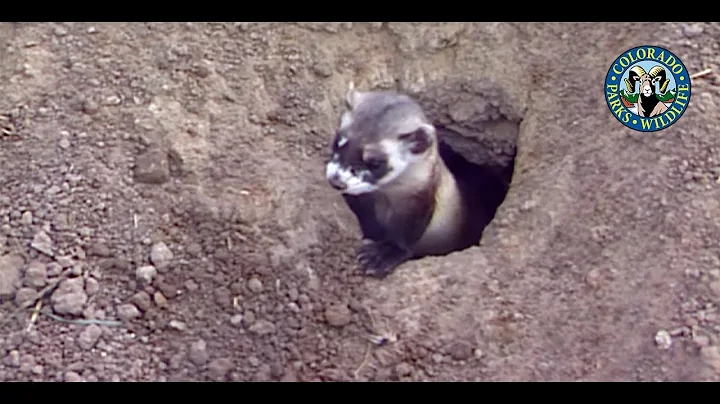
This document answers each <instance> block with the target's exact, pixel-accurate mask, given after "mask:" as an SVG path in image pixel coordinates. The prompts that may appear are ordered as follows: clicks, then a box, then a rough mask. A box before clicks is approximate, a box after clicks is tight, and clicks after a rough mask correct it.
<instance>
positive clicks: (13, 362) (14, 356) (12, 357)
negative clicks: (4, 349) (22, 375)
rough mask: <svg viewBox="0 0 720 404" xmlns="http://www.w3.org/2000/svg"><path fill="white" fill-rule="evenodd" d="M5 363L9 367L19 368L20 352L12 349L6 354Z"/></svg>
mask: <svg viewBox="0 0 720 404" xmlns="http://www.w3.org/2000/svg"><path fill="white" fill-rule="evenodd" d="M7 363H8V365H9V366H11V367H14V368H18V367H20V351H18V350H17V349H13V350H12V351H10V352H9V353H8V357H7Z"/></svg>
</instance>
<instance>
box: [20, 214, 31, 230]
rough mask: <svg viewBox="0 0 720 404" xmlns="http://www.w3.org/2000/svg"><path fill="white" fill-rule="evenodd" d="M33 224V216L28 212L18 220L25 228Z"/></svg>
mask: <svg viewBox="0 0 720 404" xmlns="http://www.w3.org/2000/svg"><path fill="white" fill-rule="evenodd" d="M32 222H33V214H32V212H30V211H29V210H27V211H25V212H23V214H22V217H21V218H20V223H22V224H24V225H25V226H30V225H31V224H32Z"/></svg>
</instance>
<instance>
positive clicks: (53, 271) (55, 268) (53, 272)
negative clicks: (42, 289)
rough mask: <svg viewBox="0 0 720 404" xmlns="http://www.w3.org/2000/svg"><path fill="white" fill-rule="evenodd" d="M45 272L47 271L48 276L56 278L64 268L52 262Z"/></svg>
mask: <svg viewBox="0 0 720 404" xmlns="http://www.w3.org/2000/svg"><path fill="white" fill-rule="evenodd" d="M45 270H46V271H47V276H49V277H54V276H58V275H60V274H61V273H62V270H63V268H62V265H60V264H58V263H57V262H51V263H49V264H47V265H46V266H45Z"/></svg>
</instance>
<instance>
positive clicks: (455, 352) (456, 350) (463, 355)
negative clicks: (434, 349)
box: [448, 342, 473, 361]
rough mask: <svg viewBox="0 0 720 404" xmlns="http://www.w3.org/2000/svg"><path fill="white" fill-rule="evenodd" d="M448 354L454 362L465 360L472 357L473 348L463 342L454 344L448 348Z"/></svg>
mask: <svg viewBox="0 0 720 404" xmlns="http://www.w3.org/2000/svg"><path fill="white" fill-rule="evenodd" d="M448 354H450V356H451V357H452V358H453V359H454V360H456V361H462V360H467V359H470V357H471V356H472V355H473V348H472V346H470V345H469V344H467V343H465V342H455V343H453V344H452V345H450V347H449V348H448Z"/></svg>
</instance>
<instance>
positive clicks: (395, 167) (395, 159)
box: [378, 140, 421, 185]
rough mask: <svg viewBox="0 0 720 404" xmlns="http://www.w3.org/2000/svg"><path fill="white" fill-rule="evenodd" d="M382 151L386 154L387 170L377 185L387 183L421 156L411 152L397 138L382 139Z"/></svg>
mask: <svg viewBox="0 0 720 404" xmlns="http://www.w3.org/2000/svg"><path fill="white" fill-rule="evenodd" d="M380 147H381V148H382V150H383V152H384V153H385V154H387V155H388V166H389V167H390V170H389V172H388V173H387V174H386V175H385V176H384V177H382V178H381V179H380V180H378V184H379V185H387V184H389V183H391V182H393V181H395V180H396V179H397V178H398V177H400V176H401V175H402V174H403V173H404V172H405V170H407V169H408V167H410V165H411V164H413V163H414V162H416V161H418V160H419V159H420V158H421V157H420V156H416V155H414V154H412V153H411V152H410V151H409V150H408V149H407V147H406V146H405V144H403V143H402V142H400V141H398V140H383V141H381V142H380Z"/></svg>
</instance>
